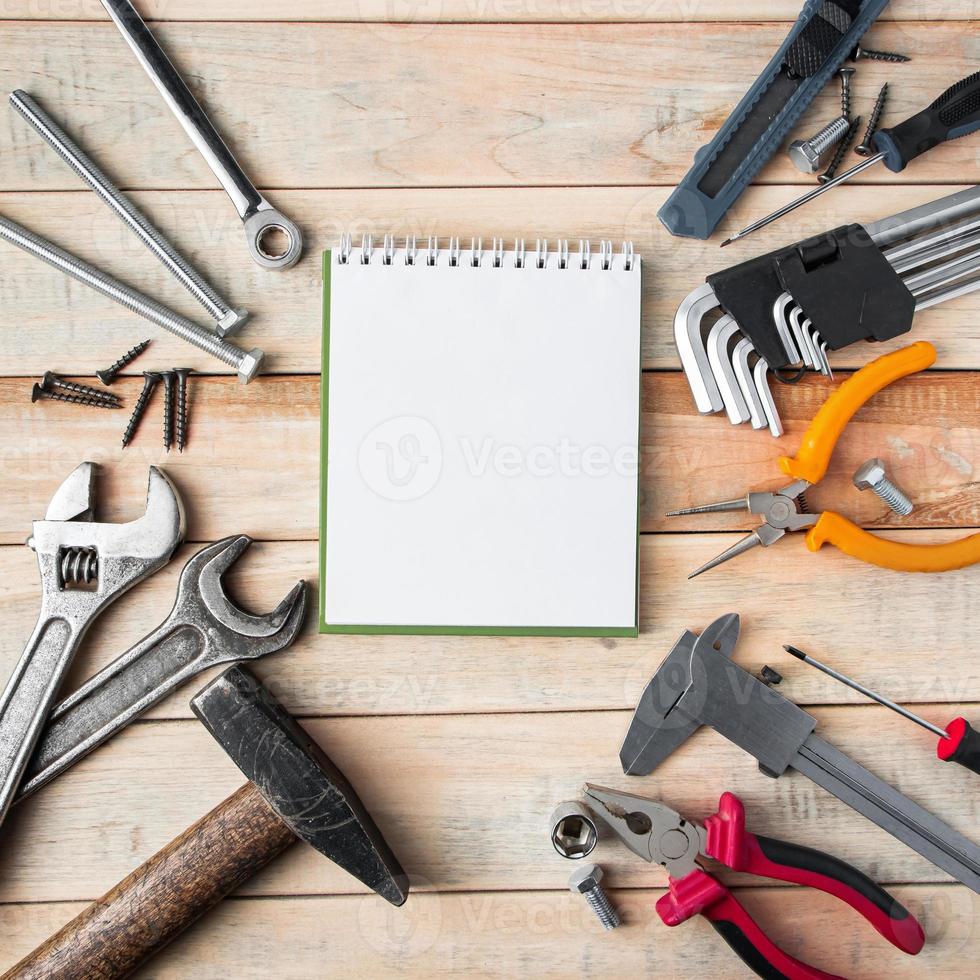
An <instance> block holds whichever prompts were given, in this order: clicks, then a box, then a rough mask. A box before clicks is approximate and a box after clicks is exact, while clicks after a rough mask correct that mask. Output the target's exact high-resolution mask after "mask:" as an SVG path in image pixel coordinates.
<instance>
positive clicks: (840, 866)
mask: <svg viewBox="0 0 980 980" xmlns="http://www.w3.org/2000/svg"><path fill="white" fill-rule="evenodd" d="M704 826H705V829H706V830H707V831H708V844H707V847H706V851H707V853H708V855H709V857H713V858H715V860H717V861H720V862H721V863H722V864H724V865H725V866H726V867H729V868H731V869H732V870H733V871H745V872H747V873H748V874H753V875H758V876H759V877H761V878H774V879H776V880H777V881H790V882H793V883H794V884H797V885H806V886H807V887H808V888H817V889H819V890H820V891H822V892H826V893H827V894H828V895H833V896H834V897H835V898H839V899H840V900H841V901H842V902H846V903H847V904H848V905H850V906H851V908H853V909H854V910H855V911H856V912H858V913H859V914H860V915H862V916H863V917H864V918H865V919H867V920H868V922H870V923H871V925H873V926H874V927H875V929H877V930H878V932H879V933H881V935H882V936H884V937H885V939H887V940H888V941H889V942H890V943H891V944H892V945H893V946H897V947H898V948H899V949H901V950H902V951H903V952H906V953H909V954H911V955H912V956H914V955H915V954H916V953H918V952H919V951H920V950H921V949H922V947H923V945H924V944H925V933H924V932H923V931H922V926H921V925H919V922H918V920H917V919H916V918H915V916H914V915H912V914H911V913H910V912H909V911H908V909H906V908H905V906H903V905H902V904H900V903H899V902H897V901H896V900H895V899H894V898H893V897H892V896H891V895H889V894H888V892H886V891H885V890H884V888H882V887H881V886H880V885H879V884H877V882H875V881H872V880H871V879H870V878H869V877H868V876H867V875H866V874H863V873H862V872H860V871H858V869H857V868H855V867H853V866H852V865H850V864H847V863H846V862H844V861H840V860H838V859H837V858H835V857H831V856H830V855H829V854H824V853H823V851H817V850H814V849H813V848H810V847H802V846H800V845H799V844H789V843H787V842H786V841H781V840H774V839H772V838H770V837H761V836H756V835H755V834H750V833H749V832H748V831H747V830H746V829H745V807H744V806H743V805H742V801H741V800H739V798H738V797H737V796H735V795H734V794H733V793H725V794H724V795H723V796H722V798H721V800H720V801H719V803H718V812H717V813H716V814H715V815H714V816H713V817H709V818H708V819H707V820H705V822H704Z"/></svg>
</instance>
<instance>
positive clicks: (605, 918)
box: [568, 864, 620, 932]
mask: <svg viewBox="0 0 980 980" xmlns="http://www.w3.org/2000/svg"><path fill="white" fill-rule="evenodd" d="M601 881H602V868H600V867H599V866H598V865H597V864H587V865H585V866H584V867H581V868H576V869H575V871H573V872H572V876H571V877H570V878H569V879H568V887H569V889H570V890H571V891H573V892H576V893H578V894H579V895H584V896H585V900H586V901H587V902H588V903H589V908H591V909H592V911H593V912H594V913H595V916H596V918H597V919H598V920H599V921H600V922H601V923H602V928H603V929H605V930H606V931H607V932H609V931H611V930H613V929H615V928H616V927H617V926H619V924H620V919H619V913H618V912H617V911H616V909H615V908H614V907H613V904H612V902H610V901H609V896H608V895H607V894H606V893H605V892H604V891H603V888H602V885H601V884H600V882H601Z"/></svg>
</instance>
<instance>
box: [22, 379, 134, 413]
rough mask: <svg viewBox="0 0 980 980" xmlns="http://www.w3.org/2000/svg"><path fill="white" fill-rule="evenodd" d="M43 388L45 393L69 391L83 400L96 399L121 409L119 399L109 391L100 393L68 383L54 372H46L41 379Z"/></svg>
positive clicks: (75, 383)
mask: <svg viewBox="0 0 980 980" xmlns="http://www.w3.org/2000/svg"><path fill="white" fill-rule="evenodd" d="M41 387H42V388H43V389H44V390H45V391H67V392H68V393H69V394H72V395H80V396H81V397H82V398H95V399H97V400H98V401H102V402H106V403H107V404H108V405H109V406H110V407H111V408H119V407H120V402H119V399H118V398H117V397H116V396H115V395H113V394H112V393H111V392H109V391H99V389H98V388H92V387H91V386H90V385H83V384H79V383H78V382H77V381H66V380H65V379H64V378H61V377H59V376H58V375H57V374H55V373H54V371H46V372H45V374H44V377H43V378H42V379H41Z"/></svg>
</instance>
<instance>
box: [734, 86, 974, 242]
mask: <svg viewBox="0 0 980 980" xmlns="http://www.w3.org/2000/svg"><path fill="white" fill-rule="evenodd" d="M978 129H980V72H974V73H973V74H972V75H969V76H967V77H966V78H964V79H962V80H961V81H959V82H957V83H956V84H955V85H952V86H950V88H948V89H946V91H945V92H943V94H942V95H940V96H939V98H938V99H936V101H935V102H933V103H932V105H931V106H929V107H928V108H927V109H923V110H922V112H918V113H916V114H915V115H914V116H911V117H910V118H908V119H906V120H905V122H901V123H899V124H898V125H897V126H891V127H889V128H887V129H879V130H878V132H877V133H875V135H874V141H873V142H874V148H875V150H877V152H876V153H875V154H873V155H872V156H870V157H868V158H867V160H862V161H861V163H859V164H858V165H857V166H856V167H851V169H850V170H847V171H845V172H844V173H842V174H841V175H840V176H838V177H835V178H834V179H833V180H829V181H827V183H826V184H821V185H820V186H819V187H815V188H814V189H813V190H812V191H810V192H809V193H807V194H804V195H803V196H802V197H798V198H797V199H796V200H795V201H792V202H790V203H789V204H787V205H785V207H781V208H780V209H779V210H778V211H773V213H772V214H770V215H767V216H766V217H765V218H760V219H759V220H758V221H755V222H753V223H752V224H751V225H749V226H748V227H747V228H743V229H742V230H741V231H740V232H737V233H736V234H734V235H732V237H731V238H727V239H725V241H723V242H722V243H721V247H722V248H724V247H725V246H726V245H728V244H730V243H731V242H737V241H738V240H739V239H740V238H745V237H746V235H751V234H752V232H754V231H758V230H759V229H760V228H765V226H766V225H768V224H772V222H773V221H778V220H779V219H780V218H782V217H784V216H785V215H787V214H789V213H790V212H792V211H795V210H796V209H797V208H799V207H802V206H803V205H804V204H807V203H808V202H809V201H813V200H815V199H816V198H818V197H820V195H821V194H826V193H827V191H829V190H830V189H831V188H833V187H837V185H838V184H843V183H844V181H846V180H850V179H851V178H852V177H854V176H856V175H857V174H859V173H861V172H862V171H864V170H867V169H868V167H873V166H875V164H878V163H884V164H885V166H886V167H887V168H888V169H889V170H891V171H892V173H899V172H900V171H902V170H904V169H905V168H906V167H907V166H908V165H909V163H910V162H911V161H912V160H914V159H915V158H916V157H920V156H922V154H923V153H926V152H927V151H929V150H931V149H932V148H933V147H934V146H939V144H940V143H948V142H949V141H950V140H955V139H959V138H960V137H961V136H967V135H969V134H970V133H974V132H976V131H977V130H978Z"/></svg>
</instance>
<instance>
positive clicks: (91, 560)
mask: <svg viewBox="0 0 980 980" xmlns="http://www.w3.org/2000/svg"><path fill="white" fill-rule="evenodd" d="M59 557H60V559H61V565H60V566H59V571H60V573H61V584H62V586H70V585H88V584H90V583H91V582H92V581H94V580H95V579H96V578H98V574H99V553H98V551H96V549H95V548H62V550H61V554H60V556H59Z"/></svg>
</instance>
